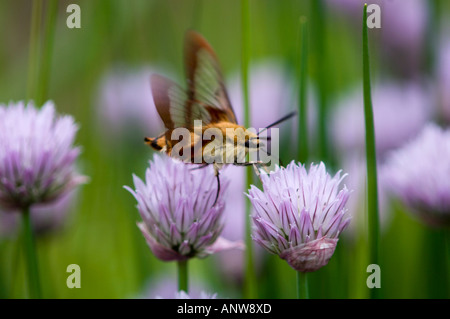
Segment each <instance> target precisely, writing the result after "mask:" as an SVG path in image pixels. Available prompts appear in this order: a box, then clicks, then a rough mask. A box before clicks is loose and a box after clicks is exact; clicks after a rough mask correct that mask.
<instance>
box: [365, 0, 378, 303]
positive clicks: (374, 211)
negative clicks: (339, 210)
mask: <svg viewBox="0 0 450 319" xmlns="http://www.w3.org/2000/svg"><path fill="white" fill-rule="evenodd" d="M366 21H367V4H366V5H364V13H363V86H364V117H365V122H366V160H367V204H368V205H367V206H368V207H367V210H368V222H369V250H370V253H369V258H370V260H369V261H370V264H377V265H379V262H378V257H379V241H380V239H379V237H380V234H379V220H378V185H377V184H378V182H377V155H376V148H375V127H374V121H373V107H372V97H371V89H370V65H369V41H368V32H367V23H366ZM371 297H372V298H377V297H378V289H377V288H373V289H371Z"/></svg>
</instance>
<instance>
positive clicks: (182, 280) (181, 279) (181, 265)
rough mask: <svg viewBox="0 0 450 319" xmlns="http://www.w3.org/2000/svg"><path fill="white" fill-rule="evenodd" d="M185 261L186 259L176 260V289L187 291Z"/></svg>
mask: <svg viewBox="0 0 450 319" xmlns="http://www.w3.org/2000/svg"><path fill="white" fill-rule="evenodd" d="M187 263H188V261H187V260H181V261H179V262H178V291H184V292H186V293H189V288H188V266H187Z"/></svg>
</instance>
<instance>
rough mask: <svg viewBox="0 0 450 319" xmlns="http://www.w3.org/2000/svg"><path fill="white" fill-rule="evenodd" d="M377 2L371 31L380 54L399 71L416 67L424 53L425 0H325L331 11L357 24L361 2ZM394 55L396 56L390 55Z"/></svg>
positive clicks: (426, 14)
mask: <svg viewBox="0 0 450 319" xmlns="http://www.w3.org/2000/svg"><path fill="white" fill-rule="evenodd" d="M366 2H367V3H368V4H369V5H370V4H377V5H379V6H380V10H381V29H373V30H372V32H375V34H377V33H378V32H379V36H380V37H381V41H382V44H383V50H382V52H381V53H382V54H384V55H386V62H389V61H395V64H392V65H391V67H394V68H398V67H401V68H402V69H401V71H402V72H411V71H415V70H417V69H418V66H419V65H420V63H421V60H422V59H423V57H424V55H425V51H424V47H425V40H426V31H427V23H428V16H429V13H428V3H427V1H423V0H408V1H404V0H372V1H365V0H328V1H327V4H328V5H329V6H330V7H331V10H333V12H335V11H336V10H338V11H341V12H342V13H344V14H346V15H347V16H348V17H349V18H351V19H352V22H354V24H355V26H358V27H359V26H360V23H361V17H362V10H363V7H364V4H365V3H366ZM393 56H394V57H398V58H393Z"/></svg>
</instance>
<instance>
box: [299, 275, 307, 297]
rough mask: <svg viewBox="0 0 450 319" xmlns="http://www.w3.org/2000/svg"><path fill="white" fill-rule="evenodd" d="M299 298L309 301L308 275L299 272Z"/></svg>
mask: <svg viewBox="0 0 450 319" xmlns="http://www.w3.org/2000/svg"><path fill="white" fill-rule="evenodd" d="M297 298H298V299H309V289H308V275H307V274H306V273H303V272H300V271H297Z"/></svg>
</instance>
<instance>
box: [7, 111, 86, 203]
mask: <svg viewBox="0 0 450 319" xmlns="http://www.w3.org/2000/svg"><path fill="white" fill-rule="evenodd" d="M77 130H78V127H77V125H76V124H75V123H74V119H73V118H72V117H71V116H61V117H58V116H57V115H56V112H55V107H54V105H53V103H52V102H47V103H46V104H45V105H44V106H43V107H42V109H40V110H39V109H37V108H35V106H34V105H33V103H32V102H29V103H28V105H25V104H24V103H23V102H18V103H10V104H9V105H8V106H6V105H0V206H2V207H3V208H4V209H5V210H9V211H11V210H23V209H27V208H29V207H30V206H31V205H33V204H37V203H50V202H53V201H55V200H57V199H59V198H61V197H63V196H64V195H66V194H67V193H68V192H70V191H71V190H72V189H74V188H75V186H77V185H78V184H80V183H83V182H85V181H86V178H85V177H83V176H80V175H78V174H77V173H76V171H75V167H74V166H75V160H76V159H77V157H78V155H79V154H80V149H79V148H78V147H74V146H73V143H74V139H75V134H76V132H77Z"/></svg>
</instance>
